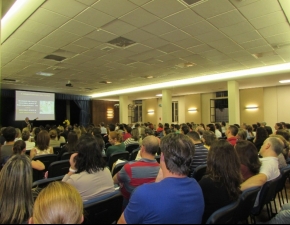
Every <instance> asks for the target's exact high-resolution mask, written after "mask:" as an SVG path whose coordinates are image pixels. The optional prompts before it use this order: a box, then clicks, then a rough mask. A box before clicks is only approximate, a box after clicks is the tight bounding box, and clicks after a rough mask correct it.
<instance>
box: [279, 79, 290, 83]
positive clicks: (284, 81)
mask: <svg viewBox="0 0 290 225" xmlns="http://www.w3.org/2000/svg"><path fill="white" fill-rule="evenodd" d="M279 83H281V84H286V83H290V80H280V81H279Z"/></svg>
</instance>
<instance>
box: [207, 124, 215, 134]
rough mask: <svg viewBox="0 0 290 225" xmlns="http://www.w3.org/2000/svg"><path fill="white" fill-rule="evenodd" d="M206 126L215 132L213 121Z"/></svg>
mask: <svg viewBox="0 0 290 225" xmlns="http://www.w3.org/2000/svg"><path fill="white" fill-rule="evenodd" d="M206 126H207V127H208V128H209V130H210V131H212V132H214V133H215V127H214V125H213V124H212V123H210V124H207V125H206Z"/></svg>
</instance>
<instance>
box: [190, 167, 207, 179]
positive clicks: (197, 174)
mask: <svg viewBox="0 0 290 225" xmlns="http://www.w3.org/2000/svg"><path fill="white" fill-rule="evenodd" d="M206 168H207V165H206V164H205V165H199V166H198V167H196V168H195V170H194V172H193V178H194V179H195V180H196V181H200V180H201V178H202V177H203V176H204V175H205V173H206Z"/></svg>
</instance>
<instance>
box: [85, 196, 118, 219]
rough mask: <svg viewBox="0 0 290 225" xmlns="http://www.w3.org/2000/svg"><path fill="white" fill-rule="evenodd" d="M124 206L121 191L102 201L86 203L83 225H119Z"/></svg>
mask: <svg viewBox="0 0 290 225" xmlns="http://www.w3.org/2000/svg"><path fill="white" fill-rule="evenodd" d="M122 205H123V195H122V194H121V193H120V192H119V191H118V192H116V194H114V195H113V196H110V197H108V198H105V199H103V200H100V201H95V202H92V201H91V200H90V201H88V202H84V222H83V224H112V223H117V221H118V219H119V218H120V216H121V214H122Z"/></svg>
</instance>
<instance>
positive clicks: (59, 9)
mask: <svg viewBox="0 0 290 225" xmlns="http://www.w3.org/2000/svg"><path fill="white" fill-rule="evenodd" d="M68 5H69V7H67V6H68ZM86 7H87V6H86V5H84V4H81V3H80V2H76V1H71V0H61V1H59V0H49V1H46V2H45V3H44V4H43V5H42V6H41V8H44V9H47V10H50V11H53V12H56V13H58V14H61V15H64V16H67V17H74V16H75V15H77V14H78V13H80V12H81V11H83V10H84V9H85V8H86Z"/></svg>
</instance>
